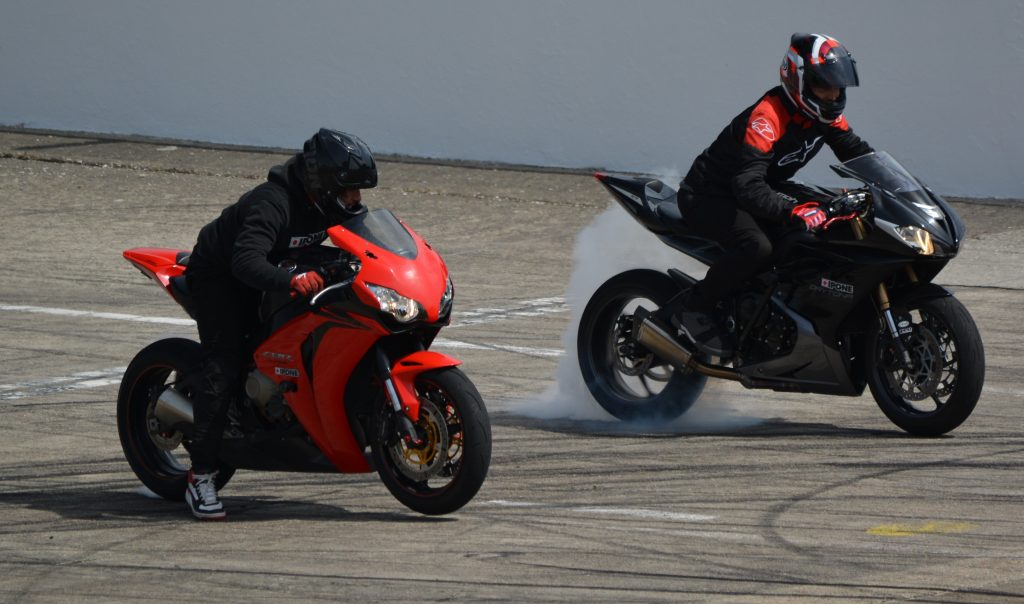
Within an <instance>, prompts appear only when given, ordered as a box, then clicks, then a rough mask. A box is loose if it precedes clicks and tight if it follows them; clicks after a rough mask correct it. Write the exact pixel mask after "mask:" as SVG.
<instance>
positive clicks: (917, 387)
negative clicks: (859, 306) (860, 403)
mask: <svg viewBox="0 0 1024 604" xmlns="http://www.w3.org/2000/svg"><path fill="white" fill-rule="evenodd" d="M893 310H894V316H895V318H896V322H897V325H898V327H899V329H900V331H901V333H903V336H902V340H903V344H904V347H905V348H906V349H907V352H908V353H909V354H910V361H911V362H910V364H909V365H907V364H906V363H905V362H904V361H903V359H901V358H900V354H899V353H898V351H897V349H896V346H895V345H894V343H893V341H892V338H891V337H890V336H889V334H888V333H887V331H885V330H881V329H880V330H878V331H877V332H876V333H875V335H874V337H872V338H869V342H868V354H867V359H868V363H869V367H868V385H869V387H870V388H871V394H872V395H873V396H874V397H875V401H876V402H877V403H878V406H879V407H880V408H881V409H882V412H883V413H885V415H886V417H888V418H889V419H890V420H892V422H893V423H894V424H896V425H897V426H899V427H900V428H902V429H904V430H906V431H907V432H909V433H911V434H918V435H921V436H938V435H940V434H945V433H946V432H949V431H950V430H953V429H954V428H956V427H957V426H959V425H960V424H962V423H963V422H964V421H965V420H966V419H967V418H968V417H969V416H970V415H971V412H972V411H973V410H974V407H975V405H976V404H977V403H978V398H979V397H980V396H981V388H982V385H983V384H984V381H985V351H984V348H983V346H982V343H981V336H980V335H979V334H978V328H977V326H976V325H975V324H974V320H973V319H972V318H971V315H970V313H968V312H967V309H966V308H964V306H963V304H961V303H960V301H959V300H957V299H956V298H954V297H952V296H949V297H944V298H934V299H929V300H922V301H920V302H916V303H912V304H908V305H906V306H904V307H902V308H898V307H897V308H894V309H893Z"/></svg>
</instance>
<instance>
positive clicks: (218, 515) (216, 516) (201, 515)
mask: <svg viewBox="0 0 1024 604" xmlns="http://www.w3.org/2000/svg"><path fill="white" fill-rule="evenodd" d="M185 507H187V508H188V511H190V512H192V515H193V516H195V517H196V519H197V520H226V519H227V517H228V514H227V512H225V511H224V510H221V511H219V512H203V511H201V510H197V509H196V508H194V507H192V497H191V493H186V494H185Z"/></svg>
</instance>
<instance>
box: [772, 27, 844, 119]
mask: <svg viewBox="0 0 1024 604" xmlns="http://www.w3.org/2000/svg"><path fill="white" fill-rule="evenodd" d="M779 78H780V79H781V80H782V86H783V88H785V90H786V94H787V95H789V98H790V100H792V101H793V102H794V103H796V105H797V107H799V108H800V110H801V111H803V112H804V114H806V115H807V116H808V117H810V118H811V119H815V120H819V121H822V122H825V123H832V122H834V121H835V120H837V119H839V116H841V115H842V114H843V109H844V108H845V107H846V88H847V87H849V86H858V85H860V78H859V77H858V76H857V62H856V61H854V60H853V56H852V55H851V54H850V51H848V50H846V47H845V46H843V45H842V44H840V43H839V41H838V40H836V39H835V38H831V37H829V36H823V35H821V34H800V33H797V34H793V37H792V38H790V41H789V49H788V50H787V51H786V56H785V57H783V58H782V67H781V68H780V69H779ZM812 85H813V86H817V87H822V88H824V87H832V88H838V89H839V98H837V99H836V100H834V101H826V100H823V99H819V98H818V97H816V96H814V93H813V92H812V91H811V86H812Z"/></svg>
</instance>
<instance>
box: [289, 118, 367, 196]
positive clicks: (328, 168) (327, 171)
mask: <svg viewBox="0 0 1024 604" xmlns="http://www.w3.org/2000/svg"><path fill="white" fill-rule="evenodd" d="M302 162H303V166H304V171H303V172H304V176H305V183H306V192H307V193H309V196H310V198H311V199H312V201H313V205H315V206H316V208H317V209H318V210H320V211H321V212H322V213H323V214H324V215H325V216H326V215H328V214H336V213H339V212H340V213H342V214H350V213H352V211H351V210H349V209H348V208H346V207H345V205H344V204H343V203H341V201H339V199H338V197H339V196H340V195H341V193H342V191H343V190H345V189H372V188H373V187H376V186H377V164H376V163H375V162H374V161H373V154H372V153H371V152H370V148H369V147H367V146H366V143H364V142H363V141H361V140H360V139H359V137H357V136H353V135H351V134H346V133H344V132H338V131H337V130H329V129H327V128H321V129H320V131H319V132H317V133H316V134H314V135H313V136H312V138H310V139H309V140H308V141H306V142H305V143H304V144H303V145H302ZM361 210H362V208H360V209H359V210H358V211H361Z"/></svg>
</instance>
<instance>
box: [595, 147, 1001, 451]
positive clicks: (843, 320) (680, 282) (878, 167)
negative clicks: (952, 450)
mask: <svg viewBox="0 0 1024 604" xmlns="http://www.w3.org/2000/svg"><path fill="white" fill-rule="evenodd" d="M832 169H833V170H835V171H836V172H837V173H838V174H840V175H841V176H844V177H850V178H854V179H857V180H859V181H861V182H862V183H863V184H864V187H862V188H859V189H856V190H854V191H850V192H847V193H842V194H839V193H837V192H836V191H832V190H829V189H825V188H821V187H808V186H800V187H794V188H793V189H792V190H791V191H789V192H791V193H797V194H799V197H798V199H799V200H800V201H805V200H807V199H809V198H813V199H818V200H821V199H829V200H831V201H829V202H826V203H825V204H824V207H825V209H826V211H827V212H828V215H829V217H830V220H829V222H828V223H826V227H827V228H825V229H823V230H820V231H818V232H813V233H808V232H804V231H800V232H796V231H794V232H790V233H786V234H785V235H784V236H782V237H781V239H780V240H778V241H777V242H776V245H775V246H774V251H773V254H772V258H771V260H770V262H769V263H768V264H767V268H766V269H765V270H763V271H762V272H761V273H760V274H758V275H756V276H755V277H753V278H752V279H751V280H750V281H749V282H748V283H747V284H746V286H745V287H744V288H743V289H742V290H740V291H741V293H739V294H736V295H734V296H732V297H730V298H729V299H726V300H724V301H722V302H721V303H720V304H719V305H718V307H717V309H716V312H717V313H719V319H720V320H721V322H722V324H723V325H726V326H727V327H728V329H729V330H730V331H731V332H732V335H733V336H734V337H735V342H736V346H735V352H734V353H733V354H732V355H731V356H729V357H728V358H715V357H709V356H708V355H705V354H702V353H700V352H698V350H697V348H696V347H695V346H694V345H693V343H692V342H691V341H689V340H688V338H687V337H686V336H685V335H682V334H680V333H679V331H678V330H677V329H675V328H673V327H672V321H671V317H672V316H673V315H674V314H675V313H678V312H680V311H681V310H683V302H682V301H683V300H684V298H685V293H686V291H687V290H688V289H689V288H690V287H691V286H692V285H693V284H694V282H695V279H694V278H693V277H691V276H690V275H687V274H686V273H684V272H682V271H680V270H677V269H675V268H670V269H668V270H667V271H665V272H660V271H657V270H650V269H638V270H630V271H627V272H624V273H620V274H618V275H616V276H614V277H612V278H611V279H609V280H608V281H606V282H605V283H604V284H603V285H602V286H601V287H600V288H598V290H597V291H596V292H595V293H594V294H593V296H592V297H591V299H590V301H589V303H588V304H587V307H586V309H585V311H584V313H583V317H582V319H581V322H580V328H579V334H578V340H577V342H578V351H579V363H580V369H581V371H582V373H583V378H584V380H585V381H586V383H587V386H588V387H589V389H590V392H591V393H592V394H593V395H594V398H595V399H597V402H598V403H599V404H600V405H601V406H602V407H603V408H604V409H605V410H607V411H608V412H609V413H611V414H612V415H614V416H616V417H618V418H620V419H624V420H639V419H644V420H651V419H657V420H667V419H671V418H675V417H677V416H679V415H681V414H682V413H683V412H685V411H686V410H687V409H688V408H689V407H690V406H691V405H692V404H693V403H694V401H696V400H697V398H698V397H699V396H700V394H701V392H702V390H703V388H704V385H705V383H706V381H707V378H709V377H713V378H722V379H727V380H735V381H738V382H740V383H741V384H743V385H744V386H746V387H747V388H763V389H770V390H778V391H789V392H813V393H819V394H832V395H841V396H859V395H860V394H861V393H862V392H863V391H864V387H865V385H866V386H868V387H869V388H870V389H871V394H872V395H873V396H874V398H875V401H876V402H877V403H878V406H879V407H880V408H881V409H882V411H883V412H884V413H885V415H886V416H888V418H889V419H890V420H892V422H893V423H894V424H896V425H897V426H899V427H900V428H902V429H904V430H906V431H907V432H910V433H912V434H918V435H928V436H935V435H940V434H944V433H946V432H949V431H950V430H953V429H954V428H956V427H957V426H959V425H960V424H961V423H963V422H964V420H966V419H967V417H968V416H969V415H970V414H971V412H972V411H973V410H974V407H975V405H976V404H977V402H978V398H979V396H980V395H981V389H982V384H983V382H984V377H985V357H984V349H983V346H982V343H981V337H980V335H979V334H978V329H977V327H976V326H975V324H974V320H973V319H972V318H971V315H970V314H969V313H968V312H967V309H965V308H964V306H963V305H962V304H961V303H960V302H959V301H958V300H957V299H956V298H955V297H953V295H952V294H951V293H950V292H949V291H948V290H946V289H944V288H942V287H940V286H939V285H936V284H934V283H932V280H933V279H934V278H935V276H936V275H937V274H938V273H939V271H940V270H942V268H943V267H944V266H945V265H946V263H947V262H949V261H950V260H952V259H953V258H954V257H955V256H956V254H957V251H958V250H959V248H960V244H961V243H962V241H963V238H964V224H963V222H962V221H961V219H960V217H959V216H957V214H956V212H954V211H953V209H952V208H951V207H950V206H949V204H948V203H946V201H945V200H943V199H942V198H941V197H939V196H938V195H936V194H935V193H934V192H933V191H931V190H930V189H929V188H928V187H926V186H925V185H923V184H922V183H921V182H920V181H919V180H917V179H916V178H914V177H913V176H912V175H911V174H910V173H909V172H907V170H906V169H904V168H903V167H902V166H901V165H900V164H899V163H898V162H896V160H894V159H893V158H892V157H891V156H889V155H888V154H887V153H885V152H877V153H871V154H868V155H865V156H862V157H858V158H856V159H852V160H850V161H848V162H846V163H844V164H841V165H835V166H832ZM596 177H597V179H598V180H599V181H600V182H601V184H603V185H604V186H605V187H606V188H607V189H608V190H609V191H610V192H611V193H612V195H613V196H614V197H615V200H616V201H618V202H619V203H620V204H621V205H622V207H624V208H625V209H626V211H627V212H629V214H630V215H631V216H632V217H633V218H634V219H636V220H637V221H639V222H640V223H641V224H642V225H643V226H644V227H645V228H647V229H648V230H649V231H651V232H653V233H654V234H655V235H657V236H658V238H659V239H661V240H662V241H663V242H664V243H666V244H668V245H669V246H671V247H673V248H675V249H677V250H679V251H680V252H682V253H684V254H686V255H688V256H691V257H693V258H695V259H697V260H699V261H701V262H703V263H704V264H710V263H712V262H713V261H714V260H715V259H716V257H717V256H718V255H719V254H721V248H720V247H719V246H718V245H717V244H715V243H714V242H712V241H710V240H707V239H703V238H701V237H698V236H695V235H694V234H693V233H692V232H691V231H690V229H689V227H688V225H687V220H686V216H684V215H683V214H682V213H681V212H680V210H679V206H678V205H677V203H676V191H675V190H674V189H672V188H671V187H668V186H667V185H665V184H664V183H662V182H660V181H657V180H649V179H644V178H634V177H629V176H619V175H612V174H603V173H598V174H596ZM801 198H802V199H801Z"/></svg>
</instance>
